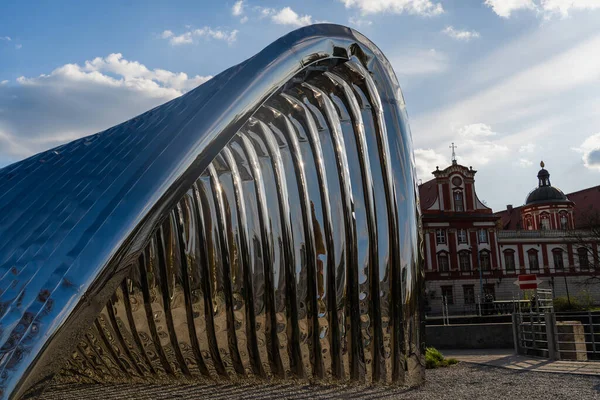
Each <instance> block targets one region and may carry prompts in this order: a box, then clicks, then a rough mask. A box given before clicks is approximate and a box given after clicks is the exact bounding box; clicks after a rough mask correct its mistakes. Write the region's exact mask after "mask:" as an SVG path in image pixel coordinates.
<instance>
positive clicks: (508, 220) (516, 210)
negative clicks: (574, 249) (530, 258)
mask: <svg viewBox="0 0 600 400" xmlns="http://www.w3.org/2000/svg"><path fill="white" fill-rule="evenodd" d="M566 195H567V198H568V199H569V200H571V201H572V202H573V203H575V228H585V227H586V225H587V224H586V221H587V220H588V218H587V217H586V215H589V213H591V212H600V185H598V186H593V187H591V188H587V189H583V190H580V191H577V192H573V193H567V194H566ZM494 215H497V216H498V217H500V221H502V227H503V228H504V229H511V230H515V229H521V227H520V226H519V224H520V221H521V207H513V208H512V210H510V211H509V210H508V209H506V210H502V211H499V212H497V213H495V214H494Z"/></svg>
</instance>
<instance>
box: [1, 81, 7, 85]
mask: <svg viewBox="0 0 600 400" xmlns="http://www.w3.org/2000/svg"><path fill="white" fill-rule="evenodd" d="M7 83H8V81H7V80H3V81H2V82H0V85H6V84H7Z"/></svg>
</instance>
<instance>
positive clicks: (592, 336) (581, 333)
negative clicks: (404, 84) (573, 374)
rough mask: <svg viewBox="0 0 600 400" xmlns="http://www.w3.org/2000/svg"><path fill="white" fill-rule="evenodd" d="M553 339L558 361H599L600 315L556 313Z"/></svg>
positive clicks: (593, 313) (597, 313)
mask: <svg viewBox="0 0 600 400" xmlns="http://www.w3.org/2000/svg"><path fill="white" fill-rule="evenodd" d="M554 318H555V321H554V322H555V324H554V338H555V343H556V353H557V357H558V358H559V359H569V360H577V361H585V360H600V313H599V312H592V311H583V312H568V313H556V314H555V315H554Z"/></svg>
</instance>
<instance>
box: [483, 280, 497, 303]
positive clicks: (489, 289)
mask: <svg viewBox="0 0 600 400" xmlns="http://www.w3.org/2000/svg"><path fill="white" fill-rule="evenodd" d="M483 295H484V296H485V297H486V298H490V299H491V300H496V286H495V285H494V284H493V283H486V284H485V285H483Z"/></svg>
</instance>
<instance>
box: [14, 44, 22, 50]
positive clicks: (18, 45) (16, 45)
mask: <svg viewBox="0 0 600 400" xmlns="http://www.w3.org/2000/svg"><path fill="white" fill-rule="evenodd" d="M21 47H23V45H22V44H15V49H17V50H19V49H20V48H21Z"/></svg>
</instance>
